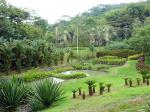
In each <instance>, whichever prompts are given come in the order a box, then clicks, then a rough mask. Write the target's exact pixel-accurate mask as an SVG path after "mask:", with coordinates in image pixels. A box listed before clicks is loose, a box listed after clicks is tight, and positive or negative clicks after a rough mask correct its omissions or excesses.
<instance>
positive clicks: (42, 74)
mask: <svg viewBox="0 0 150 112" xmlns="http://www.w3.org/2000/svg"><path fill="white" fill-rule="evenodd" d="M68 70H73V68H59V69H56V70H52V71H41V70H30V71H28V72H26V73H23V74H22V76H23V79H24V80H25V81H26V82H31V81H35V80H38V79H42V78H47V77H56V78H61V79H75V78H83V77H86V73H81V72H77V73H72V74H69V75H64V74H61V73H60V72H64V71H68Z"/></svg>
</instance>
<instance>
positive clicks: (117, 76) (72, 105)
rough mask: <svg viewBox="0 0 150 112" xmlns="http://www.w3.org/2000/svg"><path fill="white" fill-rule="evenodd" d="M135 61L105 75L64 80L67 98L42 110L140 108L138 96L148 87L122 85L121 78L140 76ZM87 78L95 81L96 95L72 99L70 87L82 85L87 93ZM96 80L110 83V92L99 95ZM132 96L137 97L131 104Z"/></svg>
mask: <svg viewBox="0 0 150 112" xmlns="http://www.w3.org/2000/svg"><path fill="white" fill-rule="evenodd" d="M135 63H136V62H135V61H129V62H128V63H127V64H126V65H124V66H122V67H116V68H111V69H110V73H109V74H108V75H105V76H104V75H103V76H100V75H97V76H93V77H92V76H90V77H87V78H84V79H78V80H70V81H67V82H65V83H64V88H65V91H66V96H67V98H66V99H65V100H64V101H63V102H60V104H59V105H58V106H56V107H51V108H49V109H46V110H44V112H108V111H109V109H111V112H121V111H123V110H126V109H128V110H127V111H126V112H133V110H134V109H136V108H140V107H139V106H138V105H139V104H140V103H143V101H139V99H140V98H141V97H140V96H143V95H146V94H148V93H149V92H150V88H149V87H147V86H140V87H136V86H135V87H133V88H129V87H124V79H123V78H125V77H130V78H133V79H134V80H135V79H136V78H137V77H141V76H140V75H139V74H138V72H137V70H136V69H135ZM88 79H94V80H96V81H97V88H96V89H97V95H95V96H92V97H88V95H87V98H86V100H82V99H81V97H78V98H77V99H72V92H71V90H72V89H75V88H78V87H82V88H83V90H84V91H86V94H87V90H86V89H87V85H86V84H85V81H86V80H88ZM98 82H105V83H112V85H113V86H112V92H111V93H105V95H103V96H99V95H98ZM134 83H136V82H134ZM136 97H137V98H136ZM132 98H134V100H135V99H138V101H136V100H135V102H134V103H133V104H132V103H130V99H132ZM128 100H129V101H128ZM134 100H133V101H134ZM131 102H132V101H131ZM133 106H134V107H133ZM134 111H135V110H134ZM109 112H110V111H109Z"/></svg>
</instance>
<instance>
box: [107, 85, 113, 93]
mask: <svg viewBox="0 0 150 112" xmlns="http://www.w3.org/2000/svg"><path fill="white" fill-rule="evenodd" d="M106 86H107V91H108V92H110V88H111V86H112V84H107V85H106Z"/></svg>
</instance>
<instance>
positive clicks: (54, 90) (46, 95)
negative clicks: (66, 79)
mask: <svg viewBox="0 0 150 112" xmlns="http://www.w3.org/2000/svg"><path fill="white" fill-rule="evenodd" d="M33 90H34V94H33V97H32V103H31V105H32V104H33V103H35V102H39V103H40V104H41V105H42V107H43V108H47V107H49V106H51V105H52V104H53V103H56V102H58V101H60V100H62V99H63V98H64V96H63V95H64V91H63V88H62V85H61V83H57V82H55V81H54V80H49V79H45V80H42V81H40V82H38V83H36V84H35V86H34V88H33ZM43 108H40V109H43ZM32 109H33V110H37V109H36V108H32Z"/></svg>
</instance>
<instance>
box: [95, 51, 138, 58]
mask: <svg viewBox="0 0 150 112" xmlns="http://www.w3.org/2000/svg"><path fill="white" fill-rule="evenodd" d="M134 54H138V52H137V51H133V50H104V51H98V52H97V53H96V57H97V58H99V57H102V56H108V55H109V56H118V57H123V58H128V56H131V55H134Z"/></svg>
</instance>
